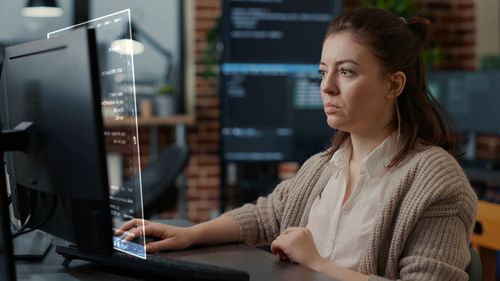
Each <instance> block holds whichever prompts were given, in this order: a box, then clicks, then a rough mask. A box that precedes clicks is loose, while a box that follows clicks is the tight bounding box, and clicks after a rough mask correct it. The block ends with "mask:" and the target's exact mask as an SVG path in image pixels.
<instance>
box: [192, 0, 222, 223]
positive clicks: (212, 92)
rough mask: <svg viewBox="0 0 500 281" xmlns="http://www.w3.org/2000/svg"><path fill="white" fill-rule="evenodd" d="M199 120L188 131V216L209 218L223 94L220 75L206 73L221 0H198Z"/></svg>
mask: <svg viewBox="0 0 500 281" xmlns="http://www.w3.org/2000/svg"><path fill="white" fill-rule="evenodd" d="M195 3H196V4H195V9H196V11H195V29H196V30H195V32H196V47H195V50H196V98H195V104H196V124H195V126H194V127H192V128H190V129H189V131H188V144H189V147H190V149H191V157H190V160H189V163H188V167H187V170H186V176H187V199H188V205H187V206H188V218H189V219H191V220H193V221H197V222H199V221H205V220H208V219H209V218H210V216H211V214H212V213H213V212H216V211H217V210H218V209H219V191H220V179H219V178H220V168H219V128H220V125H219V115H220V111H219V98H218V94H217V79H216V78H205V77H204V76H203V71H204V70H205V69H204V66H203V51H204V50H205V49H206V46H207V41H206V37H207V32H208V31H209V30H210V29H211V28H212V27H213V26H214V24H215V22H216V19H217V18H218V17H219V15H220V13H221V1H220V0H195Z"/></svg>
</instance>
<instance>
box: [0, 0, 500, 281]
mask: <svg viewBox="0 0 500 281" xmlns="http://www.w3.org/2000/svg"><path fill="white" fill-rule="evenodd" d="M40 6H48V7H50V9H45V10H42V11H40V10H38V11H37V10H36V9H32V8H40ZM364 6H373V7H379V8H383V9H387V10H390V11H392V12H394V13H396V14H398V15H399V16H401V17H405V18H409V17H411V16H415V15H419V16H423V17H426V18H428V19H429V20H431V22H432V24H433V29H432V33H431V38H430V41H429V43H428V45H427V47H426V48H425V50H424V52H423V56H424V58H425V61H426V66H427V70H428V79H429V89H430V91H431V93H432V94H433V95H434V96H435V97H436V98H437V99H438V100H439V101H440V103H441V104H442V105H443V106H444V107H445V108H446V110H447V111H448V112H449V113H450V114H451V116H452V118H453V120H454V122H455V123H456V124H457V127H458V129H457V131H456V133H457V134H460V135H461V136H463V138H464V143H463V146H462V151H463V152H464V155H463V157H462V158H461V164H462V166H463V168H464V170H465V171H466V174H467V176H468V177H469V179H470V181H471V183H472V185H473V187H474V188H475V189H476V191H477V193H478V196H479V198H480V199H481V203H480V206H479V210H478V219H477V221H478V224H477V225H476V229H475V233H476V234H475V235H474V243H475V244H476V246H478V247H481V248H482V253H483V254H482V255H481V256H482V258H483V259H484V261H483V265H485V264H486V266H487V268H486V270H487V272H489V275H487V276H488V277H486V278H490V279H485V280H495V279H496V280H499V277H498V275H496V277H495V274H496V273H495V270H496V269H495V266H496V268H498V267H500V266H498V262H495V260H498V259H497V252H496V251H497V250H499V249H500V205H499V204H500V187H499V185H500V110H498V107H499V105H500V2H499V1H497V0H420V1H409V0H408V1H406V0H400V1H398V0H378V1H370V0H343V1H333V0H321V1H320V0H315V1H307V2H306V1H300V0H269V1H252V0H246V1H230V0H227V1H226V0H224V1H222V0H185V1H182V0H148V1H138V0H105V1H97V0H57V1H55V0H52V1H41V0H39V1H38V0H37V1H33V0H30V1H19V0H4V1H1V2H0V65H1V64H2V62H3V59H4V56H3V50H4V48H5V47H6V46H10V45H15V44H19V43H23V42H27V41H31V40H36V39H42V38H46V36H47V33H48V32H51V31H55V30H58V29H61V28H65V27H68V26H71V25H74V24H77V23H82V22H85V21H88V20H91V19H95V18H99V17H103V16H105V15H108V14H111V13H114V12H118V11H121V10H124V9H130V11H131V22H132V25H133V26H132V27H133V30H132V37H133V39H136V40H137V41H138V42H140V44H141V47H140V48H143V50H142V52H140V53H137V54H135V55H134V67H135V80H136V93H137V107H138V111H139V123H138V125H139V128H138V131H139V140H140V153H141V154H140V159H141V161H140V162H141V166H142V168H143V169H148V167H149V169H151V167H152V166H155V165H156V166H157V167H158V166H159V165H161V164H159V163H163V162H161V160H162V159H161V158H162V157H164V156H163V155H164V154H163V152H164V151H166V150H167V148H169V147H171V146H172V144H179V145H182V146H185V147H187V148H188V150H189V154H188V156H186V157H187V158H186V160H185V162H182V161H180V162H182V163H180V164H179V165H178V166H180V167H179V168H177V167H176V171H177V170H178V173H176V174H175V177H176V179H175V180H171V179H169V180H166V181H162V185H165V186H162V187H159V188H160V189H162V192H161V195H158V196H159V197H158V200H159V202H155V204H154V207H153V206H152V205H151V206H146V207H148V208H149V207H151V208H150V210H149V211H148V212H147V214H148V215H151V216H153V215H154V216H156V217H160V218H178V217H183V218H188V219H190V220H193V221H195V222H201V221H205V220H208V219H210V218H213V217H215V216H217V215H219V214H220V213H221V212H222V211H225V210H228V209H231V208H234V207H237V206H239V205H241V204H243V203H245V202H251V201H253V200H255V199H256V198H257V197H258V196H260V195H265V194H268V193H269V192H271V191H272V189H273V188H274V186H275V184H276V183H278V182H279V181H281V180H283V179H286V178H289V177H293V176H294V175H295V173H296V172H297V169H298V167H300V164H301V163H302V162H303V161H304V160H305V159H306V158H307V157H309V156H311V155H312V154H314V153H316V152H319V151H321V150H322V149H324V148H326V147H327V146H328V143H329V140H330V138H331V136H332V134H333V133H334V132H333V131H332V130H331V129H329V128H328V127H327V126H326V124H325V123H326V122H325V118H324V115H323V112H322V108H321V99H320V95H319V76H318V74H317V63H318V60H319V55H320V51H321V41H322V39H323V34H324V31H325V28H326V26H327V24H328V22H329V21H330V20H332V19H333V18H334V17H335V16H336V15H338V14H340V13H341V12H342V11H345V10H349V9H355V8H357V7H364ZM140 48H139V47H138V48H137V49H135V50H139V49H140ZM103 64H105V62H101V65H100V67H101V69H105V67H106V65H103ZM115 125H116V126H121V125H120V124H115ZM117 152H118V154H117ZM120 153H123V154H126V153H127V152H124V151H119V150H114V151H109V157H108V161H110V162H113V165H111V166H110V167H111V170H112V171H111V172H110V173H123V171H124V170H126V169H127V165H128V164H127V163H126V162H127V161H123V159H124V158H123V157H120ZM179 157H180V156H179ZM172 161H174V160H172ZM167 162H168V161H167ZM108 164H109V163H108ZM145 180H146V179H145ZM158 200H157V201H158Z"/></svg>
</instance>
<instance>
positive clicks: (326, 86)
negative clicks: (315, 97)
mask: <svg viewBox="0 0 500 281" xmlns="http://www.w3.org/2000/svg"><path fill="white" fill-rule="evenodd" d="M320 89H321V93H323V94H327V95H335V94H337V93H338V92H339V91H338V85H337V81H335V77H332V75H326V76H325V77H324V78H323V80H321V87H320Z"/></svg>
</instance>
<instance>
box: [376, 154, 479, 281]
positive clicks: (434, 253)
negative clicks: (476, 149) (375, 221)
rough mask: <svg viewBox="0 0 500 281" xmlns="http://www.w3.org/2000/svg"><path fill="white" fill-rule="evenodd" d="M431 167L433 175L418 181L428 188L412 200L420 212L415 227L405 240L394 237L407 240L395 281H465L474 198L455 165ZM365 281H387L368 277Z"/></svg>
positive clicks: (464, 177)
mask: <svg viewBox="0 0 500 281" xmlns="http://www.w3.org/2000/svg"><path fill="white" fill-rule="evenodd" d="M436 162H437V163H436ZM434 165H435V166H433V169H432V171H433V172H435V173H433V172H430V173H429V174H427V176H424V177H422V178H421V180H422V181H421V182H422V184H423V185H425V186H427V188H423V189H422V190H421V193H420V195H419V196H417V194H416V195H415V197H413V198H412V199H411V201H413V204H419V205H420V206H422V208H423V211H422V212H421V213H420V214H418V220H417V223H416V224H415V226H414V227H413V228H412V229H411V230H410V231H409V233H410V234H409V235H408V236H407V238H404V236H401V237H393V239H395V240H399V241H402V240H401V239H407V240H406V242H404V249H403V251H402V254H401V256H400V258H399V261H398V264H397V269H398V273H399V274H398V275H399V276H398V277H399V278H400V279H398V280H426V281H434V280H435V281H438V280H456V281H467V280H469V277H468V275H467V273H466V272H465V269H466V267H467V265H468V263H469V261H470V253H469V249H468V247H469V243H470V237H471V234H472V228H473V225H474V218H475V212H476V206H477V197H476V195H475V193H474V191H473V189H472V187H471V186H470V184H469V182H468V180H467V178H466V176H465V175H464V174H463V171H462V170H461V168H460V166H459V165H458V163H456V162H454V161H451V160H450V161H435V162H434ZM424 174H425V173H424ZM438 175H439V177H438ZM425 193H428V194H425ZM423 198H426V199H423ZM423 206H425V207H423ZM401 212H403V213H404V212H405V210H401ZM368 280H369V281H382V280H389V279H385V278H382V277H378V276H370V277H369V279H368Z"/></svg>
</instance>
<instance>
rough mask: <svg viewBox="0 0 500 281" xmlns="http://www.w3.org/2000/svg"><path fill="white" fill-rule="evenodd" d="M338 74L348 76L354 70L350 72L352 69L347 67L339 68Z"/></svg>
mask: <svg viewBox="0 0 500 281" xmlns="http://www.w3.org/2000/svg"><path fill="white" fill-rule="evenodd" d="M339 74H340V75H342V76H350V75H353V74H354V72H352V70H350V69H347V68H341V69H340V71H339Z"/></svg>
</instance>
